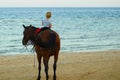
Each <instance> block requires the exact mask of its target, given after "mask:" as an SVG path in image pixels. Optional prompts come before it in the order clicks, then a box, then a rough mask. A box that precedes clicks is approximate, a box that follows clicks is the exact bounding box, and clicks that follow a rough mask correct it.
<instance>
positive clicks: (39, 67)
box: [37, 55, 41, 80]
mask: <svg viewBox="0 0 120 80" xmlns="http://www.w3.org/2000/svg"><path fill="white" fill-rule="evenodd" d="M37 58H38V64H39V65H38V78H37V80H40V78H41V75H40V72H41V56H39V55H37Z"/></svg>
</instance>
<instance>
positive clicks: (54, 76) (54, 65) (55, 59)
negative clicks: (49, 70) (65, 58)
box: [53, 53, 58, 80]
mask: <svg viewBox="0 0 120 80" xmlns="http://www.w3.org/2000/svg"><path fill="white" fill-rule="evenodd" d="M57 60H58V53H57V54H56V55H54V64H53V70H54V75H53V80H56V68H57Z"/></svg>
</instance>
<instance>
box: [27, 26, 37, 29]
mask: <svg viewBox="0 0 120 80" xmlns="http://www.w3.org/2000/svg"><path fill="white" fill-rule="evenodd" d="M28 27H30V28H32V29H34V30H36V29H37V28H36V27H34V26H32V25H30V26H28Z"/></svg>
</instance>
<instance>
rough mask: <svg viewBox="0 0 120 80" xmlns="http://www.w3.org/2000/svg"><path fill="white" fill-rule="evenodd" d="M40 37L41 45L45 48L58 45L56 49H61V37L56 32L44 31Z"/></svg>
mask: <svg viewBox="0 0 120 80" xmlns="http://www.w3.org/2000/svg"><path fill="white" fill-rule="evenodd" d="M38 37H39V40H40V41H42V42H41V43H40V45H41V44H43V45H42V46H43V47H44V46H46V47H48V48H49V47H53V46H55V45H57V46H56V47H60V38H59V35H58V34H57V33H56V32H55V31H54V30H51V29H48V30H44V31H42V32H40V33H39V34H38Z"/></svg>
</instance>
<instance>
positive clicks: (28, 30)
mask: <svg viewBox="0 0 120 80" xmlns="http://www.w3.org/2000/svg"><path fill="white" fill-rule="evenodd" d="M23 27H24V32H23V40H22V44H23V45H27V43H28V41H29V40H32V39H33V38H34V35H35V30H36V28H35V27H33V26H32V25H29V26H25V25H23Z"/></svg>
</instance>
